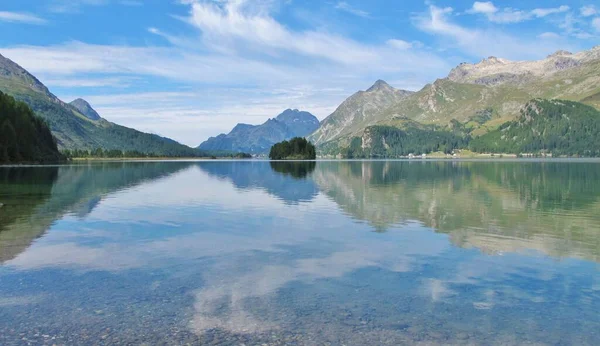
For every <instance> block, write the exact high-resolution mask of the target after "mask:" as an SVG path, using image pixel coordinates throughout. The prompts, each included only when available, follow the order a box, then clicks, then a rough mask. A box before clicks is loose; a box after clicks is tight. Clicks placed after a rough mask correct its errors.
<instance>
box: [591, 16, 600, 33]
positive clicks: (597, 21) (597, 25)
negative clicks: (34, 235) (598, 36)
mask: <svg viewBox="0 0 600 346" xmlns="http://www.w3.org/2000/svg"><path fill="white" fill-rule="evenodd" d="M592 27H593V28H594V30H596V31H599V32H600V17H598V18H594V19H593V20H592Z"/></svg>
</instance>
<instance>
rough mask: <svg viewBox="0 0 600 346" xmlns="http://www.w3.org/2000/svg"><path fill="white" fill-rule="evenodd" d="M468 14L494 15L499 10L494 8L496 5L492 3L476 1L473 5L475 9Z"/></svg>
mask: <svg viewBox="0 0 600 346" xmlns="http://www.w3.org/2000/svg"><path fill="white" fill-rule="evenodd" d="M467 12H469V13H484V14H493V13H496V12H498V8H497V7H496V6H494V4H493V3H492V2H491V1H487V2H479V1H475V2H474V3H473V8H472V9H471V10H469V11H467Z"/></svg>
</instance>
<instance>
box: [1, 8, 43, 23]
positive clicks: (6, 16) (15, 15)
mask: <svg viewBox="0 0 600 346" xmlns="http://www.w3.org/2000/svg"><path fill="white" fill-rule="evenodd" d="M0 22H10V23H25V24H33V25H43V24H46V23H47V21H46V20H45V19H43V18H40V17H38V16H36V15H33V14H31V13H23V12H8V11H0Z"/></svg>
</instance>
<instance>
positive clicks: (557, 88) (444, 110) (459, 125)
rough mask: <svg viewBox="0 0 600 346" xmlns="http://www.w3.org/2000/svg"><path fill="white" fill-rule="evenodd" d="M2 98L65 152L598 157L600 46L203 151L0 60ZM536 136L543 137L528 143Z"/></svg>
mask: <svg viewBox="0 0 600 346" xmlns="http://www.w3.org/2000/svg"><path fill="white" fill-rule="evenodd" d="M0 91H2V92H4V93H5V94H7V95H10V96H12V97H14V98H15V99H16V100H18V101H22V102H24V103H26V104H27V105H28V106H29V107H30V108H31V109H32V110H33V111H34V112H35V113H36V114H37V115H38V116H41V117H42V118H44V119H45V121H46V122H47V123H48V125H49V127H50V129H51V131H52V134H53V135H54V137H55V138H56V141H57V144H58V147H59V148H60V149H88V150H89V149H96V148H102V149H105V150H111V149H118V150H123V151H127V150H130V151H140V152H147V153H153V154H159V155H165V156H199V155H202V154H203V153H204V154H207V152H247V153H252V154H265V153H267V152H268V151H269V149H270V148H271V146H272V145H273V144H275V143H278V142H280V141H283V140H287V139H290V138H292V137H308V139H309V140H311V141H312V142H314V143H315V144H316V145H317V148H318V152H319V154H320V155H322V156H342V157H397V156H404V155H406V153H407V152H415V153H419V152H423V153H426V152H429V151H445V152H450V151H452V150H454V149H466V148H469V149H472V150H475V151H478V152H481V151H486V152H502V150H506V149H509V150H512V151H517V150H519V151H521V150H533V151H536V152H537V151H547V152H549V151H552V152H553V153H558V154H566V155H600V153H596V151H595V149H594V150H592V149H584V148H585V147H586V146H588V147H589V146H591V145H592V144H593V143H592V142H593V141H590V140H586V139H585V138H584V137H586V136H587V137H586V138H589V137H590V136H595V135H596V133H598V134H599V135H600V131H596V129H597V128H599V127H598V124H600V112H596V110H598V109H600V46H597V47H594V48H592V49H590V50H587V51H582V52H579V53H575V54H573V53H570V52H567V51H563V50H560V51H557V52H555V53H554V54H551V55H549V56H547V57H546V58H544V59H541V60H537V61H510V60H506V59H502V58H497V57H489V58H486V59H483V60H481V61H480V62H478V63H475V64H471V63H462V64H460V65H458V66H457V67H455V68H454V69H452V70H451V71H450V72H449V74H448V75H447V77H445V78H441V79H438V80H436V81H434V82H432V83H430V84H427V85H425V86H424V87H423V88H422V89H421V90H419V91H416V92H413V91H408V90H401V89H396V88H393V87H392V86H390V85H389V84H387V83H386V82H384V81H382V80H378V81H377V82H375V84H374V85H373V86H371V87H370V88H368V89H367V90H365V91H358V92H356V93H355V94H353V95H351V96H350V97H349V98H348V99H346V100H345V101H344V102H343V103H342V104H341V105H340V106H339V107H337V109H336V110H335V111H334V112H333V113H332V114H330V115H329V116H328V117H326V118H325V119H324V120H323V121H321V122H320V123H319V121H318V119H317V118H316V117H315V116H313V115H312V114H310V113H308V112H303V111H299V110H297V109H293V110H292V109H288V110H286V111H284V112H283V113H281V114H280V115H278V116H277V117H275V118H273V119H269V120H267V121H266V122H265V123H263V124H261V125H249V124H238V125H236V126H235V127H234V128H233V129H232V130H231V132H229V133H228V134H220V135H218V136H216V137H211V138H209V139H208V140H207V141H205V142H203V143H202V144H201V145H200V146H199V147H198V148H190V147H187V146H185V145H182V144H180V143H177V142H176V141H174V140H171V139H169V138H164V137H161V136H158V135H153V134H147V133H143V132H140V131H137V130H134V129H131V128H127V127H124V126H120V125H117V124H114V123H111V122H109V121H107V120H105V119H103V118H102V117H101V116H100V114H98V112H96V111H95V110H94V109H93V108H92V106H91V105H90V104H89V103H88V102H86V101H85V100H83V99H77V100H74V101H73V102H71V103H65V102H63V101H62V100H60V99H59V98H57V97H56V96H55V95H53V94H52V93H51V92H50V91H49V90H48V88H47V87H46V86H44V85H43V84H42V83H41V82H40V81H39V80H38V79H37V78H36V77H34V76H33V75H32V74H30V73H29V72H27V71H26V70H25V69H23V68H22V67H20V66H19V65H17V64H16V63H14V62H13V61H11V60H9V59H7V58H5V57H3V56H1V55H0ZM549 100H555V101H549ZM558 100H560V101H558ZM556 102H558V103H556ZM532 109H533V110H535V111H534V112H532ZM557 112H563V113H561V114H558V113H557ZM557 114H558V116H557ZM567 114H568V115H567ZM582 114H583V115H582ZM532 126H534V127H536V129H544V130H543V131H539V130H535V131H538V132H536V133H535V136H531V135H528V134H527V130H532V131H533V128H532ZM557 129H559V130H557ZM572 129H581V131H579V132H573V131H571V130H572ZM535 131H534V132H535ZM565 131H566V132H565ZM533 142H535V143H533ZM594 143H595V142H594ZM561 146H563V147H561ZM565 146H566V147H565ZM515 153H517V152H515ZM585 153H587V154H585Z"/></svg>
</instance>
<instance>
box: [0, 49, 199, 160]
mask: <svg viewBox="0 0 600 346" xmlns="http://www.w3.org/2000/svg"><path fill="white" fill-rule="evenodd" d="M0 91H2V92H4V93H6V94H8V95H11V96H13V97H14V98H15V99H17V100H19V101H22V102H24V103H26V104H27V105H28V106H29V107H31V109H32V110H33V111H34V112H35V113H36V114H37V115H38V116H40V117H42V118H43V119H44V120H46V122H47V123H48V125H49V127H50V130H51V131H52V134H53V135H54V136H55V137H56V141H57V144H58V147H59V149H87V150H92V149H96V148H102V149H108V150H111V149H118V150H124V151H139V152H144V153H154V154H158V155H165V156H197V155H198V154H199V153H198V151H197V150H195V149H192V148H190V147H187V146H185V145H182V144H179V143H177V142H175V141H173V140H171V139H168V138H164V137H161V136H158V135H154V134H148V133H143V132H140V131H137V130H134V129H131V128H127V127H124V126H120V125H117V124H114V123H111V122H109V121H106V120H105V119H102V118H100V116H99V115H98V114H97V112H96V111H94V110H93V108H91V106H90V105H89V104H88V103H87V102H85V101H83V100H80V101H78V100H76V101H75V102H73V103H72V104H67V103H65V102H63V101H61V100H60V99H58V98H57V97H56V96H55V95H53V94H52V93H51V92H50V91H49V90H48V88H47V87H46V86H44V85H43V84H42V83H41V82H40V81H39V80H38V79H37V78H35V77H34V76H33V75H32V74H30V73H29V72H27V71H26V70H25V69H23V68H22V67H21V66H19V65H17V64H16V63H14V62H13V61H11V60H10V59H7V58H5V57H3V56H2V55H0ZM82 112H83V113H82ZM84 113H85V114H84Z"/></svg>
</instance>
